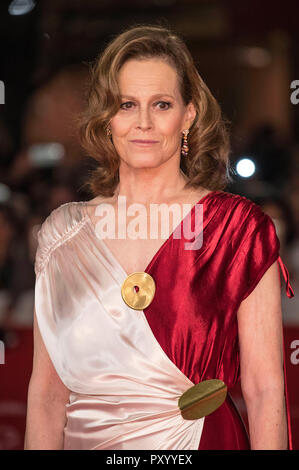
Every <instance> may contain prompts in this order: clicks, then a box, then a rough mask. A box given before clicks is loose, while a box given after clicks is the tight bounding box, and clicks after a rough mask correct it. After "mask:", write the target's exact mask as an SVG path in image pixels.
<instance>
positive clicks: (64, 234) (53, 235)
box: [34, 202, 84, 276]
mask: <svg viewBox="0 0 299 470" xmlns="http://www.w3.org/2000/svg"><path fill="white" fill-rule="evenodd" d="M81 204H82V203H81V202H66V203H64V204H62V205H61V206H59V207H57V208H56V209H54V210H53V211H52V212H51V213H50V214H49V215H48V217H47V218H46V219H45V221H44V222H43V223H42V225H41V227H40V229H39V231H38V232H37V241H38V244H37V250H36V255H35V263H34V271H35V274H36V276H38V274H40V273H41V272H42V270H43V268H44V266H45V265H46V264H47V262H48V260H49V258H50V256H51V253H52V252H53V251H54V250H55V249H56V248H57V247H58V246H60V245H62V244H63V243H64V242H65V241H66V240H67V239H68V238H69V237H70V236H72V235H73V234H74V232H76V230H78V229H79V228H80V227H81V224H82V223H83V222H84V217H83V216H82V210H80V208H81Z"/></svg>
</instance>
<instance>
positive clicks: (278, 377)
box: [237, 261, 284, 398]
mask: <svg viewBox="0 0 299 470" xmlns="http://www.w3.org/2000/svg"><path fill="white" fill-rule="evenodd" d="M237 318H238V335H239V346H240V369H241V387H242V392H243V395H244V398H246V397H251V396H254V395H256V394H257V393H261V392H264V391H265V390H270V389H271V390H272V389H276V388H278V387H281V386H283V380H284V375H283V327H282V311H281V287H280V278H279V267H278V263H277V261H276V262H274V263H273V264H272V265H271V266H270V267H269V268H268V269H267V271H266V272H265V274H264V275H263V276H262V278H261V279H260V281H259V282H258V284H257V286H256V287H255V288H254V290H253V291H252V292H251V293H250V295H249V296H247V297H246V298H245V299H244V300H243V301H242V302H241V304H240V307H239V309H238V313H237Z"/></svg>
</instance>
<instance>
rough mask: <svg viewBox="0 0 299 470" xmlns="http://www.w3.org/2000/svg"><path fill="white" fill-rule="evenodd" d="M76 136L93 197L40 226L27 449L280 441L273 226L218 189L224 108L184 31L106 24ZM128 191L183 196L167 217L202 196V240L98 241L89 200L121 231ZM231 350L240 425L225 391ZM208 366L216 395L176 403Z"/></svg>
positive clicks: (284, 443)
mask: <svg viewBox="0 0 299 470" xmlns="http://www.w3.org/2000/svg"><path fill="white" fill-rule="evenodd" d="M81 138H82V145H83V146H84V147H85V149H86V150H87V152H88V154H89V155H92V156H93V157H94V158H95V159H96V160H97V162H98V168H97V169H96V170H95V171H94V173H93V174H92V176H91V179H90V181H89V182H88V184H89V186H90V187H91V189H92V191H93V193H94V195H95V198H94V199H92V200H91V201H88V202H85V201H79V202H70V203H67V204H63V205H62V206H60V207H58V208H57V209H55V210H54V211H52V213H51V214H50V216H49V217H48V218H47V219H46V221H45V222H44V223H43V225H42V227H41V230H40V232H39V236H38V241H39V247H38V251H37V255H36V263H35V270H36V276H37V278H36V291H35V292H36V294H35V315H34V341H35V352H34V363H33V372H32V377H31V380H30V386H29V392H28V414H27V429H26V438H25V448H27V449H249V448H251V449H286V448H287V447H288V446H289V447H290V446H291V444H290V438H291V436H290V432H289V442H288V436H287V434H288V433H287V419H286V410H285V397H284V370H283V349H282V324H281V305H280V301H281V298H280V283H279V269H278V262H279V263H280V266H281V268H282V269H283V274H284V276H286V272H287V271H286V268H285V266H284V265H283V263H282V261H281V259H280V257H279V241H278V238H277V236H276V232H275V228H274V224H273V222H272V221H271V219H270V217H268V216H266V215H265V214H264V213H263V212H262V210H261V209H260V208H259V207H258V206H257V205H255V204H254V203H253V202H251V201H249V200H248V199H246V198H244V197H241V196H239V195H234V194H230V193H227V192H225V191H223V189H224V187H225V185H226V182H227V178H228V172H227V169H228V152H229V144H228V135H227V131H226V127H225V123H224V121H223V119H222V117H221V112H220V109H219V106H218V104H217V102H216V101H215V99H214V98H213V96H212V95H211V93H210V91H209V90H208V88H207V87H206V85H205V84H204V82H203V81H202V79H201V78H200V76H199V75H198V73H197V70H196V68H195V66H194V63H193V60H192V57H191V56H190V53H189V52H188V50H187V48H186V46H185V44H184V43H183V42H182V41H181V39H180V38H178V37H177V36H176V35H174V34H173V33H172V32H171V31H169V30H167V29H165V28H162V27H160V26H138V27H133V28H130V29H128V30H127V31H124V32H123V33H122V34H120V35H119V36H118V37H116V38H115V39H114V40H113V41H112V42H111V43H110V44H109V45H108V46H107V48H106V50H105V51H104V52H103V54H102V55H101V56H100V57H99V58H98V59H97V61H96V63H95V64H94V67H93V69H92V80H91V88H90V94H89V105H88V108H87V111H86V113H85V115H84V116H83V117H82V119H81ZM140 140H143V141H144V140H146V141H151V142H138V141H140ZM124 198H125V201H126V204H127V206H130V205H131V204H133V203H138V204H139V206H138V207H142V208H145V209H146V220H147V219H148V214H149V212H148V209H149V206H150V204H151V203H153V204H156V203H157V204H160V203H166V204H167V206H170V205H171V204H172V203H174V202H175V203H177V204H179V207H182V205H183V204H189V205H190V206H189V207H191V209H190V210H189V212H187V214H186V215H185V217H184V218H183V217H181V218H180V223H178V224H177V225H175V227H176V230H177V229H180V228H181V226H182V224H183V222H184V223H185V222H186V221H189V222H190V223H191V225H192V223H193V224H194V222H195V212H196V210H195V209H196V208H197V207H201V208H202V220H203V226H202V231H201V232H200V231H199V232H198V234H197V235H200V233H201V234H202V235H203V238H202V243H201V244H200V245H199V246H198V245H197V246H196V249H188V250H187V249H185V239H184V236H183V237H182V238H177V237H176V236H175V235H176V234H177V232H176V230H174V231H173V232H171V231H169V230H168V238H166V240H165V238H164V239H162V237H160V238H156V239H155V238H154V237H150V236H149V233H148V229H147V233H146V235H147V236H146V237H145V238H144V239H138V238H137V239H136V238H135V239H134V238H133V237H129V236H125V237H124V236H119V237H118V236H116V237H114V238H113V236H110V237H107V238H105V241H104V236H103V234H102V233H101V234H100V228H102V226H101V224H100V221H101V219H100V217H99V213H98V211H99V212H101V209H103V208H105V209H107V211H108V212H109V211H110V212H109V213H110V215H111V213H114V222H115V224H116V228H117V234H119V230H120V231H122V232H125V234H127V229H128V228H129V225H130V224H129V222H130V220H129V222H127V220H125V221H123V218H121V217H119V215H120V214H121V209H123V205H122V204H119V202H120V201H121V202H122V201H123V200H124ZM131 215H132V213H131ZM143 220H144V219H143ZM110 222H111V220H110V221H109V223H110ZM98 223H99V225H98ZM161 226H163V227H162V228H165V223H161ZM197 227H198V226H196V228H197ZM195 233H196V232H195ZM159 234H160V231H159ZM186 238H187V237H186ZM136 273H137V277H136ZM138 273H141V276H140V274H138ZM131 274H133V275H134V276H135V277H134V276H133V280H135V284H136V283H137V284H136V285H135V284H134V282H133V284H134V285H133V284H132V283H131V284H130V280H132V278H131V277H130V275H131ZM138 276H139V277H138ZM136 279H137V281H136ZM138 283H139V284H138ZM133 288H134V291H133ZM287 288H288V290H287V294H288V296H289V297H291V296H292V295H294V294H293V291H292V289H291V286H290V284H289V282H288V284H287ZM138 292H139V294H138ZM135 301H136V302H135ZM137 304H138V305H137ZM239 364H240V370H241V383H242V390H243V393H244V398H245V401H246V405H247V409H248V417H249V426H250V440H249V438H248V436H247V433H246V430H245V427H244V425H243V422H242V420H241V418H240V416H239V414H238V411H237V409H236V408H235V406H234V404H233V402H232V399H231V398H230V395H229V390H230V389H231V388H232V387H233V386H234V384H235V383H236V381H237V380H238V379H239V378H240V370H239ZM214 379H216V382H213V383H221V384H222V383H223V384H224V389H226V390H228V394H227V395H226V398H225V401H224V402H223V403H222V404H218V405H217V406H216V407H215V406H214V405H215V403H214V404H213V406H214V408H215V409H214V411H212V412H207V411H206V412H205V413H204V416H201V417H200V418H197V419H186V418H184V415H183V411H184V410H183V408H182V409H181V407H180V406H179V405H178V403H179V402H178V400H179V399H180V397H181V396H182V395H183V394H184V392H186V391H187V390H189V389H190V388H191V387H192V386H193V385H194V384H199V383H201V382H204V383H205V384H206V383H207V381H209V380H214ZM220 381H221V382H220Z"/></svg>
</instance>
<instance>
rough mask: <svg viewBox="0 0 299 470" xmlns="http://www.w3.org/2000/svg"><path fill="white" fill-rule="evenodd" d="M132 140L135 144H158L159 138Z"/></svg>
mask: <svg viewBox="0 0 299 470" xmlns="http://www.w3.org/2000/svg"><path fill="white" fill-rule="evenodd" d="M131 142H134V143H135V144H157V143H158V141H157V140H140V139H136V140H131Z"/></svg>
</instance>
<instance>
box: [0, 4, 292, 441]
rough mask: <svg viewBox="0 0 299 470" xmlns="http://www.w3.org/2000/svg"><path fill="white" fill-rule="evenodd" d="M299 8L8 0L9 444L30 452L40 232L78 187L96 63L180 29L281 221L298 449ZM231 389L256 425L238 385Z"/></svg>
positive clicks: (257, 195)
mask: <svg viewBox="0 0 299 470" xmlns="http://www.w3.org/2000/svg"><path fill="white" fill-rule="evenodd" d="M298 13H299V4H298V1H296V0H285V1H284V2H283V3H282V2H274V1H273V2H271V1H269V0H263V1H262V2H260V1H258V0H250V1H249V0H243V1H242V2H240V1H237V0H230V1H220V0H209V1H204V0H143V2H140V1H137V0H126V1H125V2H124V1H121V0H84V1H81V0H43V1H33V0H27V1H26V0H13V1H5V0H2V1H1V4H0V37H1V48H0V54H1V61H0V175H1V177H0V340H1V341H2V342H0V449H22V448H23V445H24V430H25V422H26V400H27V388H28V382H29V379H30V375H31V370H32V353H33V338H32V320H33V308H34V284H35V275H34V258H35V252H36V245H37V240H36V234H37V231H38V230H39V227H40V224H41V223H42V222H43V221H44V219H45V218H46V217H47V216H48V215H49V213H50V212H51V211H52V210H53V209H55V208H56V207H58V206H60V205H61V204H63V203H66V202H69V201H80V200H87V199H91V198H92V195H91V194H88V193H86V192H85V190H82V188H81V186H82V184H83V183H84V182H85V180H86V178H87V173H88V171H89V170H90V169H91V168H92V167H93V165H94V163H93V161H92V160H91V159H90V158H89V157H86V156H84V155H83V152H82V150H81V149H80V146H79V144H78V136H77V133H76V131H75V127H74V117H75V116H76V113H78V112H80V111H81V110H82V109H83V107H84V103H85V84H86V79H87V74H88V65H87V64H88V61H91V60H93V59H94V58H95V56H96V55H97V54H98V53H99V52H100V51H101V50H102V49H103V48H104V47H105V45H106V44H107V42H108V41H109V40H110V39H112V36H113V35H115V34H118V33H119V32H120V31H121V30H122V29H123V28H124V27H126V26H130V25H133V24H136V23H154V24H156V23H159V24H163V22H164V24H165V26H169V27H171V28H174V29H175V30H176V31H177V32H178V33H180V34H181V35H183V37H184V39H185V41H186V43H187V46H188V47H189V49H190V51H191V53H192V55H193V57H194V59H195V62H196V65H197V68H198V71H199V73H200V74H201V76H202V77H203V79H204V80H205V81H206V83H207V85H208V86H209V88H210V89H211V91H212V93H213V94H214V96H215V97H216V98H217V100H218V101H219V103H220V105H221V107H222V109H223V112H224V114H225V116H226V117H227V118H228V119H229V120H231V122H232V135H231V142H232V152H231V161H232V163H233V168H234V175H233V180H234V181H233V182H232V183H231V184H230V186H228V187H227V189H226V191H229V192H232V193H237V194H241V195H243V196H245V197H247V198H249V199H251V200H252V201H254V202H256V203H257V204H259V205H261V207H262V208H263V210H264V211H265V212H266V213H268V214H269V215H270V217H272V219H273V222H274V223H275V226H276V229H277V234H278V237H279V239H280V243H281V249H280V255H281V258H282V260H283V262H284V263H285V265H286V266H287V269H288V272H289V280H290V283H291V286H292V287H293V290H294V292H295V297H293V298H292V299H289V298H288V297H287V295H286V281H285V279H284V277H283V276H282V273H281V288H282V308H283V321H284V340H285V357H286V371H287V384H288V394H289V400H290V409H291V421H292V431H293V441H294V442H293V444H294V448H295V449H299V393H298V389H299V236H298V235H299V133H298V131H299V41H298V39H299V28H298V20H297V18H298ZM233 397H234V399H235V402H236V404H237V406H238V408H239V410H240V412H241V414H242V416H243V418H244V421H245V423H246V424H247V418H246V409H245V406H244V402H243V399H242V396H241V392H240V387H239V385H238V386H236V389H235V390H234V393H233Z"/></svg>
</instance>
